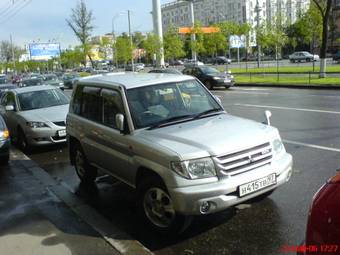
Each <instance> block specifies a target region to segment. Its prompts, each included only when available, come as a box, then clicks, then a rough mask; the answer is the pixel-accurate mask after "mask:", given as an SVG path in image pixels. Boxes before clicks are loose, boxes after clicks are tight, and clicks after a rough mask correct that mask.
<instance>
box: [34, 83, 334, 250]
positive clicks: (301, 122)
mask: <svg viewBox="0 0 340 255" xmlns="http://www.w3.org/2000/svg"><path fill="white" fill-rule="evenodd" d="M67 93H69V92H67ZM213 93H214V94H215V95H217V96H219V97H220V98H221V100H222V103H223V105H224V107H225V108H226V110H227V111H228V112H229V113H230V114H233V115H237V116H241V117H245V118H249V119H253V120H256V121H260V122H262V121H264V114H263V112H264V110H266V109H269V110H271V111H272V114H273V117H272V119H271V120H272V125H273V126H275V127H277V128H278V129H279V130H280V133H281V137H282V138H283V139H284V141H285V146H286V150H287V151H288V152H289V153H291V154H292V155H293V157H294V173H293V176H292V179H291V181H290V182H289V183H287V184H286V185H284V186H282V187H281V188H279V189H278V190H276V191H275V192H274V193H273V194H272V195H271V196H270V197H269V198H267V199H265V200H263V201H262V202H258V203H253V204H244V205H240V206H238V207H236V208H232V209H229V210H226V211H224V212H221V213H217V214H214V215H209V216H206V217H198V218H195V220H194V222H193V224H192V226H191V227H190V228H189V229H188V230H187V231H186V232H185V233H184V234H183V235H181V236H178V237H176V238H169V237H160V236H157V235H154V234H152V233H149V232H147V231H146V230H145V228H143V226H142V225H141V224H140V222H139V221H138V219H137V217H136V215H137V214H136V209H135V202H134V195H135V194H134V192H133V190H131V189H130V188H129V187H127V186H125V185H123V184H121V183H119V182H117V181H115V180H113V179H112V178H110V177H107V176H102V177H100V178H98V180H97V182H96V186H95V187H92V188H84V187H82V186H81V185H79V181H78V179H77V177H76V175H75V173H74V170H73V167H71V166H70V165H69V163H68V151H67V148H66V146H58V147H55V146H53V147H49V148H41V149H37V150H35V151H34V152H33V153H32V154H31V155H29V156H30V157H31V158H32V159H33V160H35V161H36V162H38V164H39V165H40V166H41V167H42V168H44V169H46V171H48V172H49V173H50V174H51V175H52V176H54V177H55V178H57V179H60V180H62V181H63V182H64V183H65V186H66V187H67V188H69V189H70V190H72V191H73V192H75V193H76V194H77V195H78V196H80V197H82V198H83V199H85V200H86V201H88V203H89V204H90V205H92V206H93V207H95V208H96V209H97V210H98V211H99V212H100V213H101V214H102V215H104V216H105V217H106V218H108V219H110V220H111V221H112V222H113V223H114V224H116V225H117V226H118V227H119V228H121V229H122V230H125V231H126V232H128V234H130V235H131V236H133V237H134V238H136V239H137V240H139V241H140V242H141V243H143V244H144V245H145V246H146V247H148V248H149V249H150V250H151V251H153V252H154V253H155V254H166V255H175V254H176V255H177V254H183V255H191V254H252V255H269V254H270V255H277V254H287V253H284V252H283V251H282V250H281V248H282V247H283V246H287V245H290V246H292V245H299V244H300V242H301V241H302V240H303V238H304V233H305V227H306V220H307V215H308V208H309V205H310V202H311V200H312V197H313V195H314V193H315V192H316V191H317V190H318V188H319V187H320V186H321V185H322V184H323V183H324V182H325V181H326V180H327V179H328V178H329V177H331V176H332V175H334V173H335V170H336V169H337V168H338V167H340V100H339V99H340V91H336V90H334V91H333V90H327V91H326V90H325V91H323V90H298V89H285V88H246V87H242V88H237V87H234V88H232V89H230V90H215V91H214V92H213ZM249 132H251V130H249Z"/></svg>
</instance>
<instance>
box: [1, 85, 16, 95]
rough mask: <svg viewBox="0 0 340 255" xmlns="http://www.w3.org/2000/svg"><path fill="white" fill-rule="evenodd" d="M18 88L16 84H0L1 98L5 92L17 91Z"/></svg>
mask: <svg viewBox="0 0 340 255" xmlns="http://www.w3.org/2000/svg"><path fill="white" fill-rule="evenodd" d="M16 88H17V86H16V85H14V84H0V98H1V96H2V94H3V93H4V92H5V91H7V90H11V89H16Z"/></svg>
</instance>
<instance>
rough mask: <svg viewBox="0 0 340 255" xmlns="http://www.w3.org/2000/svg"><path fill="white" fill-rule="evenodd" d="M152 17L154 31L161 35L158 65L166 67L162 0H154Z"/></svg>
mask: <svg viewBox="0 0 340 255" xmlns="http://www.w3.org/2000/svg"><path fill="white" fill-rule="evenodd" d="M152 17H153V29H154V33H155V34H156V35H157V36H158V37H159V41H160V43H161V48H160V54H159V56H158V55H157V66H158V67H159V66H161V67H164V66H165V62H164V48H163V27H162V12H161V2H160V0H153V1H152Z"/></svg>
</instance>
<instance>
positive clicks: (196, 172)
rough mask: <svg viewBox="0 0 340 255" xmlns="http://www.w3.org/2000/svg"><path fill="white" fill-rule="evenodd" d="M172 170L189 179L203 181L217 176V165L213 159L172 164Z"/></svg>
mask: <svg viewBox="0 0 340 255" xmlns="http://www.w3.org/2000/svg"><path fill="white" fill-rule="evenodd" d="M171 168H172V170H174V171H175V172H176V173H178V174H179V175H181V176H183V177H184V178H187V179H201V178H209V177H214V176H216V170H215V165H214V162H213V161H212V159H211V158H201V159H194V160H186V161H181V162H171Z"/></svg>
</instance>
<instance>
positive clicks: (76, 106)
mask: <svg viewBox="0 0 340 255" xmlns="http://www.w3.org/2000/svg"><path fill="white" fill-rule="evenodd" d="M83 88H84V87H83V86H77V88H76V91H75V93H74V96H73V102H72V109H73V112H74V113H75V114H77V115H80V112H81V99H82V93H83Z"/></svg>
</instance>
